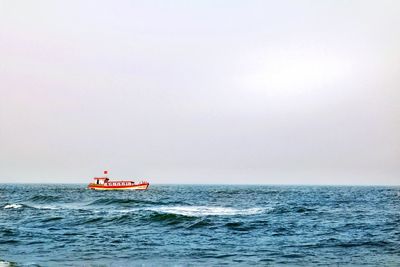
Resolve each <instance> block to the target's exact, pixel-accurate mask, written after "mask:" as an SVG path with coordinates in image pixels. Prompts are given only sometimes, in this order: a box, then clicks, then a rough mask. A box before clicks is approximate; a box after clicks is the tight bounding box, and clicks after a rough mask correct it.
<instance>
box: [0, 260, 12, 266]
mask: <svg viewBox="0 0 400 267" xmlns="http://www.w3.org/2000/svg"><path fill="white" fill-rule="evenodd" d="M11 266H13V265H12V264H11V262H8V261H2V260H0V267H11Z"/></svg>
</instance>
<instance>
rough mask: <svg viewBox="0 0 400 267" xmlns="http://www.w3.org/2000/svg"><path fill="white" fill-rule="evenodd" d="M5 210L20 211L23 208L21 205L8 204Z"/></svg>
mask: <svg viewBox="0 0 400 267" xmlns="http://www.w3.org/2000/svg"><path fill="white" fill-rule="evenodd" d="M4 208H5V209H19V208H22V205H21V204H8V205H5V206H4Z"/></svg>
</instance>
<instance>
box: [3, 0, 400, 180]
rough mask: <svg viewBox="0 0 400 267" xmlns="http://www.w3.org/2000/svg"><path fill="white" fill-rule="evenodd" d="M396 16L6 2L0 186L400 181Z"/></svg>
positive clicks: (345, 6)
mask: <svg viewBox="0 0 400 267" xmlns="http://www.w3.org/2000/svg"><path fill="white" fill-rule="evenodd" d="M399 14H400V2H399V1H386V0H383V1H367V0H360V1H357V0H352V1H342V0H334V1H329V0H326V1H316V0H314V1H306V0H301V1H288V0H283V1H253V0H249V1H232V0H229V1H228V0H226V1H223V0H217V1H215V0H214V1H208V0H201V1H153V0H146V1H125V0H121V1H99V0H97V1H75V0H71V1H54V0H51V1H50V0H49V1H43V0H38V1H15V0H0V182H1V183H6V182H21V183H22V182H33V183H48V182H54V183H69V182H70V183H86V182H89V181H90V180H91V179H92V177H94V176H99V175H102V172H103V170H109V173H110V175H109V176H110V177H114V178H133V179H142V178H146V179H147V180H148V181H150V183H185V184H187V183H217V184H360V185H370V184H372V185H375V184H382V185H399V184H400V75H399V73H400V49H399V48H400V27H399V25H400V16H399Z"/></svg>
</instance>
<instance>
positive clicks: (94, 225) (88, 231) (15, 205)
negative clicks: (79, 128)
mask: <svg viewBox="0 0 400 267" xmlns="http://www.w3.org/2000/svg"><path fill="white" fill-rule="evenodd" d="M0 266H400V187H375V186H279V185H274V186H266V185H150V187H149V189H148V190H147V191H93V190H88V189H87V188H86V185H84V184H16V185H15V184H0Z"/></svg>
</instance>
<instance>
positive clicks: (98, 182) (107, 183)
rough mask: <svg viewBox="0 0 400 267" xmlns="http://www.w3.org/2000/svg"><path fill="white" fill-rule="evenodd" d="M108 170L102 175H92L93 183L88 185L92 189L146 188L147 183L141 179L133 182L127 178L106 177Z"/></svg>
mask: <svg viewBox="0 0 400 267" xmlns="http://www.w3.org/2000/svg"><path fill="white" fill-rule="evenodd" d="M107 174H108V171H104V176H103V177H94V178H93V179H94V180H95V182H94V183H90V184H89V185H88V189H93V190H147V188H148V187H149V185H150V184H149V183H148V182H145V181H142V182H138V183H135V182H134V181H129V180H110V179H109V178H108V177H107Z"/></svg>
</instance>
